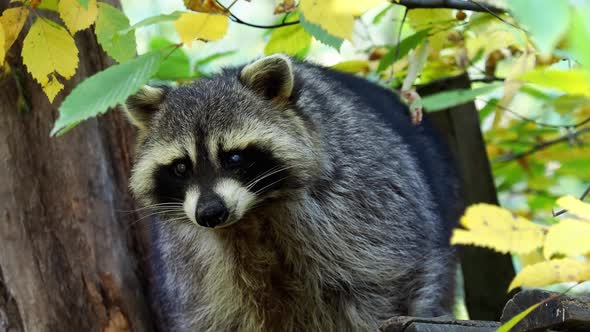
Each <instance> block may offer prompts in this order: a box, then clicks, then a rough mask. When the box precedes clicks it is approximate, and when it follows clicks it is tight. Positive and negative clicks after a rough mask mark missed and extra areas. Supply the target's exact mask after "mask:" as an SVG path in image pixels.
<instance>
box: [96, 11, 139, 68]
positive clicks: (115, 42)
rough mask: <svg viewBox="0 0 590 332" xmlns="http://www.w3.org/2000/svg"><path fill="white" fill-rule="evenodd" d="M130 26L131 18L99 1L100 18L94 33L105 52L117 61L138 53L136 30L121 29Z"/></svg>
mask: <svg viewBox="0 0 590 332" xmlns="http://www.w3.org/2000/svg"><path fill="white" fill-rule="evenodd" d="M128 28H129V19H127V16H125V14H123V13H122V12H121V11H120V10H118V9H117V8H115V7H113V6H111V5H109V4H106V3H104V2H99V3H98V18H97V19H96V26H95V28H94V33H95V34H96V39H97V40H98V43H99V44H100V45H101V46H102V48H103V49H104V50H105V52H106V53H107V54H108V55H110V56H111V57H112V58H113V59H115V60H116V61H117V62H119V63H122V62H125V61H127V60H130V59H132V58H134V57H135V56H136V55H137V51H136V45H137V43H136V41H135V30H128V31H127V32H126V33H124V34H120V33H118V32H119V31H120V30H126V29H128Z"/></svg>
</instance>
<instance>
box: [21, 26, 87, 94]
mask: <svg viewBox="0 0 590 332" xmlns="http://www.w3.org/2000/svg"><path fill="white" fill-rule="evenodd" d="M21 54H22V57H23V63H24V64H25V66H27V70H28V71H29V73H31V76H33V78H35V80H37V82H39V84H41V86H42V87H43V88H44V90H45V93H46V94H47V96H48V97H50V99H52V97H51V96H53V97H55V95H56V94H57V92H58V91H59V90H58V88H59V89H61V88H62V87H63V86H61V84H57V83H55V82H56V81H57V80H56V77H57V76H55V74H59V75H61V76H62V77H64V78H65V79H69V78H70V77H72V76H73V75H74V74H75V73H76V68H77V67H78V49H77V48H76V44H75V43H74V39H73V38H72V36H70V34H69V33H68V32H67V31H66V29H64V28H63V27H61V26H59V25H57V24H55V23H54V22H52V21H49V20H46V19H42V18H37V20H36V21H35V23H33V25H32V26H31V29H30V30H29V33H28V34H27V36H26V37H25V40H24V42H23V50H22V53H21ZM50 75H52V77H51V79H50V77H49V76H50Z"/></svg>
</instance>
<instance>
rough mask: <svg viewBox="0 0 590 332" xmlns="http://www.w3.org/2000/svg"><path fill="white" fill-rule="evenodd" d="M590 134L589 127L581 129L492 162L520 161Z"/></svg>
mask: <svg viewBox="0 0 590 332" xmlns="http://www.w3.org/2000/svg"><path fill="white" fill-rule="evenodd" d="M588 132H590V127H586V128H583V129H580V130H578V131H575V132H573V133H569V134H567V135H563V136H560V137H558V138H555V139H552V140H550V141H547V142H543V143H540V144H536V145H535V146H533V147H532V148H530V149H529V150H527V151H524V152H520V153H513V152H509V153H507V154H504V155H502V156H499V157H498V158H496V159H494V160H493V162H494V163H496V162H508V161H514V160H518V159H522V158H524V157H526V156H529V155H531V154H533V153H535V152H538V151H540V150H543V149H546V148H548V147H550V146H552V145H555V144H559V143H563V142H567V141H570V140H571V139H575V138H578V137H579V136H582V135H584V134H586V133H588Z"/></svg>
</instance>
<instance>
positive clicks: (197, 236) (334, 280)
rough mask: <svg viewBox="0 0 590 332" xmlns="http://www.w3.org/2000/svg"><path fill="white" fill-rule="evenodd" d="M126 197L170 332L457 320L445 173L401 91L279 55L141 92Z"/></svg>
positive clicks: (452, 211) (134, 108) (132, 113)
mask: <svg viewBox="0 0 590 332" xmlns="http://www.w3.org/2000/svg"><path fill="white" fill-rule="evenodd" d="M126 110H127V114H128V116H129V118H130V119H131V121H132V122H133V123H134V124H135V125H136V126H137V127H138V128H139V135H138V145H137V152H136V161H135V165H134V168H133V174H132V177H131V185H130V186H131V189H132V191H133V193H134V195H135V197H136V198H137V199H138V200H139V201H140V202H141V204H143V205H144V206H145V208H146V209H147V211H150V212H155V213H157V214H158V215H159V219H161V220H159V221H158V222H157V223H155V224H153V225H152V236H153V242H154V246H155V248H154V268H155V271H156V273H157V278H156V285H157V290H156V303H157V306H158V310H161V311H162V312H163V313H164V316H165V317H166V322H165V324H166V326H167V327H168V328H169V330H170V331H324V332H325V331H369V330H375V329H376V328H377V327H378V326H379V324H380V323H381V322H382V321H383V320H385V319H387V318H390V317H393V316H397V315H414V316H439V315H444V314H450V311H451V304H452V302H453V298H454V296H453V288H454V284H455V281H454V275H455V266H456V263H455V257H454V252H453V249H452V248H451V247H450V245H449V233H450V229H451V228H452V227H453V225H454V223H455V221H456V220H457V217H458V214H459V212H460V211H459V206H460V204H459V203H458V202H459V200H458V195H457V184H456V176H455V173H454V172H453V167H452V163H451V161H450V160H449V157H448V155H447V153H446V151H445V150H444V148H443V147H441V145H440V143H439V142H438V139H437V138H436V136H435V135H434V134H433V132H432V130H431V129H430V128H429V127H428V125H427V124H425V123H423V124H422V125H420V126H413V125H412V124H411V120H410V116H409V113H408V111H407V109H406V107H404V106H403V104H402V103H401V102H400V101H399V99H398V98H397V96H396V95H395V94H393V93H392V92H390V91H388V90H386V89H384V88H381V87H379V86H377V85H375V84H373V83H370V82H368V81H366V80H364V79H362V78H358V77H355V76H352V75H348V74H344V73H340V72H336V71H333V70H330V69H326V68H322V67H319V66H315V65H312V64H308V63H303V62H298V61H295V60H292V59H290V58H288V57H286V56H283V55H273V56H269V57H265V58H262V59H260V60H258V61H255V62H253V63H251V64H249V65H246V66H245V67H242V68H237V69H230V70H226V71H224V72H223V73H221V74H219V75H216V76H214V77H212V78H206V79H199V80H197V81H195V82H193V83H191V84H187V85H183V86H180V87H178V88H163V87H146V88H144V89H143V90H141V91H140V92H139V93H138V94H137V95H135V96H133V97H131V98H130V99H129V100H128V102H127V104H126Z"/></svg>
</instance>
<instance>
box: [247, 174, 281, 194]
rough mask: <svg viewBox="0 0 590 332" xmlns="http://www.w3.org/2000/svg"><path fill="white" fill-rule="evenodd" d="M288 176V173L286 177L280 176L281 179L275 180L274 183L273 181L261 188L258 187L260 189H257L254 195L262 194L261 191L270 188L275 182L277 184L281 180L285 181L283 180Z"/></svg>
mask: <svg viewBox="0 0 590 332" xmlns="http://www.w3.org/2000/svg"><path fill="white" fill-rule="evenodd" d="M288 177H289V175H287V176H285V177H282V178H280V179H278V180H276V181H275V182H273V183H271V184H268V185H266V186H264V187H262V188H261V189H258V190H256V192H255V193H254V195H258V194H260V193H261V192H263V191H264V190H265V189H266V188H268V187H271V186H272V185H275V184H277V183H279V182H281V181H283V180H285V179H287V178H288Z"/></svg>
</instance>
